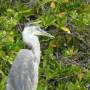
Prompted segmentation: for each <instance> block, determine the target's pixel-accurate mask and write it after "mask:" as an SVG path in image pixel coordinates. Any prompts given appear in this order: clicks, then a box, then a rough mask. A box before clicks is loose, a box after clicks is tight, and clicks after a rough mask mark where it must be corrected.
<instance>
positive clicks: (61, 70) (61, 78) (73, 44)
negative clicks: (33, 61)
mask: <svg viewBox="0 0 90 90" xmlns="http://www.w3.org/2000/svg"><path fill="white" fill-rule="evenodd" d="M29 2H30V3H29ZM31 4H32V6H31ZM69 17H70V21H68V18H69ZM29 22H33V23H35V24H37V25H39V26H40V27H41V28H44V29H46V30H47V31H48V32H49V33H51V34H52V35H54V36H55V39H53V40H51V39H49V38H47V37H43V38H40V43H41V50H42V56H41V63H40V68H39V84H38V90H89V89H88V87H89V85H90V71H89V67H90V64H89V62H87V63H85V67H84V66H83V63H84V62H85V60H86V61H88V58H90V57H89V56H90V51H88V48H89V47H88V46H89V41H90V38H89V37H90V34H89V33H90V32H89V25H90V4H89V2H88V0H35V2H34V3H32V1H29V0H26V1H25V0H15V1H14V0H1V1H0V90H5V86H6V80H7V77H8V73H9V71H10V68H11V64H12V63H13V61H14V60H15V57H16V55H17V53H18V51H19V50H20V49H22V48H27V47H26V45H25V44H24V43H23V41H22V37H21V32H20V29H21V28H20V25H21V24H24V23H29ZM62 28H64V29H62ZM66 29H68V30H66ZM68 32H71V35H69V33H68ZM85 35H86V36H85ZM84 41H86V42H84ZM87 42H88V43H87ZM82 45H83V46H82ZM86 47H87V48H86ZM79 53H81V54H80V55H81V56H77V55H78V54H79ZM76 57H78V59H76ZM74 59H76V60H74ZM77 60H78V61H77ZM82 62H83V63H82ZM86 66H87V67H88V68H86Z"/></svg>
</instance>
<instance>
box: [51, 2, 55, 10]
mask: <svg viewBox="0 0 90 90" xmlns="http://www.w3.org/2000/svg"><path fill="white" fill-rule="evenodd" d="M50 7H51V8H52V9H54V8H55V7H56V4H55V2H54V1H52V2H51V4H50Z"/></svg>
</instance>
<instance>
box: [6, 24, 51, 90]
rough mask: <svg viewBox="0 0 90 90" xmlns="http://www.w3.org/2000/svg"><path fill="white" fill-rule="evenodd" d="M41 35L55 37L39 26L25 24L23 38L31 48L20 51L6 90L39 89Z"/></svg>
mask: <svg viewBox="0 0 90 90" xmlns="http://www.w3.org/2000/svg"><path fill="white" fill-rule="evenodd" d="M39 35H42V36H48V37H51V38H53V36H52V35H50V34H49V33H47V32H45V31H43V30H41V28H40V27H39V26H36V25H26V26H25V28H24V30H23V32H22V38H23V41H24V43H26V44H27V45H28V47H29V48H30V50H28V49H21V50H20V51H19V53H18V55H17V57H16V60H15V61H14V63H13V64H12V67H11V70H10V73H9V76H8V80H7V85H6V90H37V84H38V67H39V63H40V52H41V51H40V43H39V40H38V36H39Z"/></svg>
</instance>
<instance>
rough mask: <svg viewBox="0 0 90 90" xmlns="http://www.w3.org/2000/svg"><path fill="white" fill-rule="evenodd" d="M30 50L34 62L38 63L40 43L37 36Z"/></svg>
mask: <svg viewBox="0 0 90 90" xmlns="http://www.w3.org/2000/svg"><path fill="white" fill-rule="evenodd" d="M32 52H33V54H34V56H35V60H37V61H35V62H38V63H40V56H41V50H40V43H39V40H38V38H37V40H35V42H34V45H33V46H32Z"/></svg>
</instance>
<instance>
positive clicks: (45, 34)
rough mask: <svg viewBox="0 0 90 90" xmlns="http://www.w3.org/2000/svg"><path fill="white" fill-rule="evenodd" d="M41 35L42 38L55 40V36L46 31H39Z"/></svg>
mask: <svg viewBox="0 0 90 90" xmlns="http://www.w3.org/2000/svg"><path fill="white" fill-rule="evenodd" d="M39 33H40V35H41V36H47V37H50V38H52V39H53V38H55V37H54V36H52V35H51V34H49V33H47V32H46V31H44V30H39Z"/></svg>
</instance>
